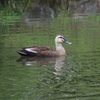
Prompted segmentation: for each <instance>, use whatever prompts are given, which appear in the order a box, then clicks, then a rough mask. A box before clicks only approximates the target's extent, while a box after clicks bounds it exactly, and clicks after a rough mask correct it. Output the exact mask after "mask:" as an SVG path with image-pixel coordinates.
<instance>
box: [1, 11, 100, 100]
mask: <svg viewBox="0 0 100 100" xmlns="http://www.w3.org/2000/svg"><path fill="white" fill-rule="evenodd" d="M64 12H66V11H62V12H61V13H59V16H60V17H59V16H58V17H56V18H55V19H54V20H49V21H50V23H48V22H46V23H45V22H44V23H42V24H41V22H40V23H38V22H39V21H38V22H37V23H38V24H34V23H32V25H31V26H30V25H29V24H27V23H26V22H25V21H22V20H21V18H23V16H20V17H19V19H16V21H14V22H12V21H11V22H9V20H8V22H7V23H6V24H5V23H0V29H1V30H0V31H1V32H0V51H1V53H0V91H1V92H0V99H1V100H56V99H59V100H66V99H67V100H99V99H100V78H99V77H100V76H99V75H100V68H99V66H100V60H99V59H100V35H99V34H100V33H99V26H100V16H99V14H97V13H94V15H92V16H82V17H81V18H76V17H74V18H73V17H72V16H70V15H68V13H67V15H66V16H65V13H64ZM26 14H27V13H26ZM74 15H75V14H74ZM51 19H52V18H51ZM33 22H34V20H33ZM35 22H36V21H35ZM34 25H35V26H36V27H34ZM57 34H63V35H64V36H65V37H66V38H67V40H69V41H70V42H72V45H67V44H63V46H64V47H65V49H66V52H67V55H66V56H63V57H51V58H41V57H40V58H32V57H20V55H18V54H17V53H16V50H19V49H21V48H22V47H27V46H33V45H44V46H50V47H53V48H55V45H54V38H55V36H56V35H57Z"/></svg>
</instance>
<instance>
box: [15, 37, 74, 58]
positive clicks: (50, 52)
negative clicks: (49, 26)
mask: <svg viewBox="0 0 100 100" xmlns="http://www.w3.org/2000/svg"><path fill="white" fill-rule="evenodd" d="M62 43H67V44H72V43H71V42H69V41H67V40H66V39H65V37H64V36H63V35H57V36H56V37H55V47H56V49H53V48H51V47H48V46H32V47H24V48H23V49H22V50H18V51H16V52H17V53H18V54H20V55H21V56H31V57H57V56H64V55H66V51H65V49H64V47H63V46H62Z"/></svg>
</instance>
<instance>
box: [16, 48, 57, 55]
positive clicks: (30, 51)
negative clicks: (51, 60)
mask: <svg viewBox="0 0 100 100" xmlns="http://www.w3.org/2000/svg"><path fill="white" fill-rule="evenodd" d="M54 51H55V50H54V49H53V48H51V47H48V46H33V47H25V48H23V49H22V50H19V51H17V53H19V54H20V55H22V56H46V55H48V56H49V55H50V53H51V52H54ZM48 53H49V54H48Z"/></svg>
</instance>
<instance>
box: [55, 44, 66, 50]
mask: <svg viewBox="0 0 100 100" xmlns="http://www.w3.org/2000/svg"><path fill="white" fill-rule="evenodd" d="M56 50H65V49H64V47H63V46H62V44H61V43H56Z"/></svg>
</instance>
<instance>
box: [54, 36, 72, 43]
mask: <svg viewBox="0 0 100 100" xmlns="http://www.w3.org/2000/svg"><path fill="white" fill-rule="evenodd" d="M55 43H58V44H61V43H67V44H72V43H71V42H69V41H67V40H66V39H65V38H64V36H63V35H57V36H56V38H55Z"/></svg>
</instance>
